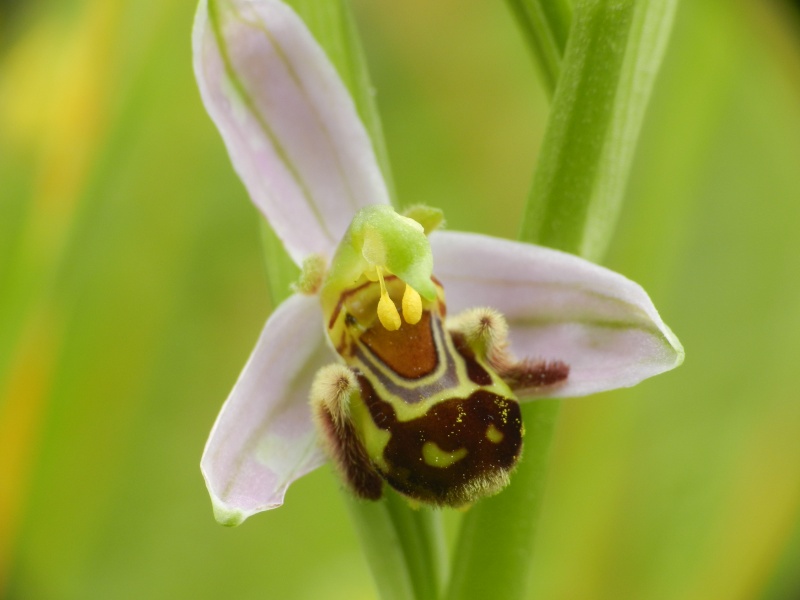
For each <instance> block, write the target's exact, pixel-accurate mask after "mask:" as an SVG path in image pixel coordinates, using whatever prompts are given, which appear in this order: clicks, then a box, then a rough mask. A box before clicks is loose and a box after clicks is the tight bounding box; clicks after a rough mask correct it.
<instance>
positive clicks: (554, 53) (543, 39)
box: [508, 0, 572, 96]
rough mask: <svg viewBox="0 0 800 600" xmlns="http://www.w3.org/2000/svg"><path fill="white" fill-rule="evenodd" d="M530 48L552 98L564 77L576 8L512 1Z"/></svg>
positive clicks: (557, 1)
mask: <svg viewBox="0 0 800 600" xmlns="http://www.w3.org/2000/svg"><path fill="white" fill-rule="evenodd" d="M508 5H509V7H510V8H511V11H512V12H513V13H514V16H515V17H516V18H517V21H518V23H519V25H520V27H521V28H522V32H523V34H524V35H525V39H526V40H527V41H528V44H529V45H530V48H531V51H532V52H533V57H534V59H535V60H536V65H537V67H538V69H539V72H540V74H541V77H542V84H543V86H544V89H545V91H546V92H547V94H548V95H550V96H552V95H553V91H554V90H555V87H556V83H557V82H558V80H559V78H560V75H561V63H562V60H563V58H564V50H565V48H566V46H567V37H568V35H569V27H570V21H571V20H572V7H571V5H570V3H569V1H568V0H508Z"/></svg>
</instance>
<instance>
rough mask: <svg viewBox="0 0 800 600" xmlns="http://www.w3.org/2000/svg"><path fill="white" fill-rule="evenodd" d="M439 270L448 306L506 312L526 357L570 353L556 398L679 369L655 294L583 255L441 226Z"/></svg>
mask: <svg viewBox="0 0 800 600" xmlns="http://www.w3.org/2000/svg"><path fill="white" fill-rule="evenodd" d="M431 246H432V249H433V258H434V273H435V274H436V276H437V277H438V278H439V279H440V280H441V282H442V284H443V285H444V288H445V293H446V294H447V305H448V311H449V312H450V314H456V313H457V312H459V311H461V310H463V309H466V308H471V307H474V306H490V307H492V308H495V309H497V310H498V311H500V312H501V313H503V314H504V315H505V316H506V318H507V319H508V324H509V330H510V341H511V350H512V352H513V353H514V354H515V355H516V356H517V357H518V358H524V357H528V358H532V359H545V360H562V361H564V362H565V363H567V364H568V365H569V367H570V375H569V378H568V381H567V383H566V385H564V386H562V387H559V388H557V389H555V390H552V391H550V392H548V393H547V394H546V395H548V396H552V397H569V396H583V395H586V394H593V393H595V392H601V391H605V390H610V389H615V388H619V387H629V386H632V385H635V384H637V383H639V382H640V381H642V380H643V379H646V378H648V377H652V376H653V375H657V374H659V373H663V372H664V371H668V370H670V369H673V368H675V367H677V366H678V365H679V364H681V362H683V356H684V354H683V347H682V346H681V344H680V342H679V341H678V339H677V338H676V337H675V335H674V334H673V333H672V331H671V330H670V329H669V327H667V325H666V324H665V323H664V322H663V321H662V320H661V317H660V316H659V314H658V311H656V308H655V307H654V306H653V303H652V301H651V300H650V298H649V296H648V295H647V293H646V292H645V291H644V290H643V289H642V287H641V286H640V285H638V284H636V283H634V282H633V281H631V280H629V279H627V278H626V277H624V276H622V275H620V274H619V273H615V272H613V271H610V270H608V269H605V268H603V267H600V266H598V265H596V264H594V263H591V262H589V261H586V260H584V259H582V258H579V257H577V256H574V255H572V254H567V253H564V252H559V251H557V250H552V249H549V248H543V247H541V246H534V245H531V244H524V243H521V242H512V241H509V240H502V239H498V238H491V237H488V236H483V235H478V234H469V233H457V232H449V231H442V232H436V233H434V234H432V235H431Z"/></svg>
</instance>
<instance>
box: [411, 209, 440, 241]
mask: <svg viewBox="0 0 800 600" xmlns="http://www.w3.org/2000/svg"><path fill="white" fill-rule="evenodd" d="M403 216H405V217H408V218H409V219H414V220H415V221H416V222H417V223H419V224H420V225H422V227H423V229H425V235H430V234H431V233H432V232H433V231H436V230H437V229H439V227H441V226H442V225H443V224H444V213H443V212H442V211H441V210H440V209H438V208H433V207H432V206H425V205H424V204H415V205H414V206H409V207H408V208H407V209H405V210H404V211H403Z"/></svg>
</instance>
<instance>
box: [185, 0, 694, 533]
mask: <svg viewBox="0 0 800 600" xmlns="http://www.w3.org/2000/svg"><path fill="white" fill-rule="evenodd" d="M193 55H194V68H195V74H196V77H197V80H198V85H199V88H200V91H201V97H202V99H203V102H204V104H205V106H206V108H207V110H208V112H209V115H210V116H211V118H212V120H213V121H214V123H215V124H216V125H217V127H218V129H219V131H220V133H221V135H222V139H223V141H224V143H225V145H226V147H227V149H228V153H229V155H230V158H231V161H232V163H233V166H234V168H235V170H236V172H237V173H238V174H239V176H240V177H241V179H242V181H243V182H244V184H245V187H246V188H247V190H248V192H249V194H250V197H251V199H252V201H253V203H254V204H255V205H256V206H257V207H258V208H259V210H260V211H261V212H262V213H263V214H264V215H265V216H266V218H267V220H268V221H269V223H270V225H271V226H272V227H273V229H274V230H275V231H276V233H277V235H278V237H279V238H280V239H281V240H282V242H283V243H284V245H285V247H286V249H287V251H288V252H289V255H290V256H291V257H292V258H293V260H294V261H295V262H296V263H297V264H302V265H303V274H302V275H301V280H300V281H299V282H298V284H297V286H296V289H295V291H296V292H297V293H295V294H294V295H293V296H291V297H290V298H289V299H288V300H286V301H285V302H284V303H282V304H281V305H280V306H279V307H277V308H276V309H275V311H274V312H273V314H272V315H271V316H270V317H269V319H267V322H266V324H265V326H264V329H263V330H262V333H261V336H260V337H259V340H258V342H257V344H256V347H255V349H254V351H253V353H252V355H251V357H250V359H249V360H248V362H247V364H246V366H245V368H244V370H243V372H242V374H241V376H240V377H239V379H238V381H237V382H236V385H235V386H234V388H233V390H232V392H231V394H230V396H229V397H228V399H227V400H226V402H225V404H224V406H223V409H222V411H221V412H220V415H219V417H218V419H217V422H216V424H215V425H214V428H213V429H212V432H211V435H210V437H209V440H208V443H207V445H206V449H205V452H204V455H203V459H202V471H203V475H204V477H205V480H206V484H207V487H208V489H209V491H210V494H211V497H212V504H213V507H214V511H215V515H216V517H217V519H218V520H219V521H220V522H222V523H224V524H227V525H236V524H238V523H240V522H242V521H243V520H244V519H246V518H248V517H249V516H251V515H252V514H255V513H257V512H260V511H263V510H269V509H271V508H275V507H277V506H280V505H281V504H282V503H283V500H284V495H285V493H286V489H287V487H288V486H289V485H290V484H291V483H292V481H294V480H296V479H297V478H299V477H301V476H302V475H304V474H306V473H308V472H310V471H311V470H313V469H315V468H316V467H318V466H319V465H321V464H323V462H324V460H325V456H324V454H323V452H322V450H321V448H320V446H319V442H318V436H317V431H316V429H315V427H314V424H313V419H312V415H311V408H310V406H309V404H308V398H309V395H310V392H311V382H312V381H313V380H314V377H315V374H316V373H317V372H318V371H319V369H321V368H322V367H323V366H325V365H328V364H331V363H335V362H337V360H338V358H337V356H336V353H335V352H334V350H333V349H332V348H331V345H330V343H329V340H328V339H327V336H326V335H325V327H326V323H325V321H324V319H323V318H322V315H323V312H324V310H326V309H325V306H326V302H328V303H333V305H334V306H335V304H336V302H337V301H338V299H339V298H338V293H336V289H335V288H337V286H338V287H341V286H342V285H351V284H352V282H353V281H356V280H357V279H358V278H359V277H362V276H365V277H367V274H368V272H369V273H374V280H375V281H377V280H378V278H379V275H380V277H382V278H383V279H384V281H385V283H386V282H388V281H389V280H388V277H389V276H391V277H392V278H393V279H392V284H391V285H392V286H395V285H396V284H397V281H396V278H399V279H400V280H401V281H402V282H404V283H405V284H406V285H405V287H404V288H397V289H399V290H400V291H398V292H397V293H396V296H395V297H396V298H397V305H399V307H400V311H398V306H397V305H395V303H394V302H392V300H391V298H390V299H389V301H390V303H391V304H392V307H391V308H390V307H388V306H387V307H386V309H387V310H388V311H389V312H392V309H394V311H395V312H397V316H398V318H400V317H401V315H400V313H402V319H401V320H402V321H405V323H406V325H408V324H414V323H415V322H416V323H418V322H421V321H420V320H419V319H422V317H421V316H418V315H417V313H418V312H419V313H422V314H424V311H425V309H426V306H429V305H428V304H426V303H430V302H433V301H435V300H436V299H437V297H438V296H437V294H438V293H439V289H440V288H438V287H437V285H436V284H435V283H434V282H433V280H432V279H431V276H432V275H433V273H434V266H435V275H436V280H437V281H440V282H441V284H442V287H443V289H444V290H445V291H446V294H447V310H448V315H454V317H453V322H454V323H455V322H456V321H455V319H457V315H458V314H459V313H462V312H463V311H466V310H469V309H472V308H474V307H491V308H492V309H493V310H494V311H496V313H497V314H499V315H502V316H503V317H504V319H505V320H504V322H507V324H508V349H507V350H508V352H509V356H512V355H513V356H515V357H517V358H519V359H520V360H521V361H524V360H525V359H526V358H529V359H533V360H535V361H538V360H541V361H545V362H544V363H537V364H538V365H540V366H541V365H544V366H542V369H543V370H542V373H547V365H548V364H549V363H548V362H547V361H550V362H552V361H562V362H563V364H564V365H566V366H568V370H569V374H568V377H566V379H564V381H563V383H562V384H559V386H558V387H555V388H548V390H546V392H542V393H546V394H547V395H549V396H551V397H569V396H581V395H587V394H594V393H597V392H602V391H605V390H610V389H615V388H618V387H627V386H631V385H635V384H636V383H638V382H640V381H642V380H643V379H646V378H648V377H651V376H653V375H656V374H659V373H662V372H664V371H668V370H670V369H672V368H674V367H676V366H678V365H679V364H681V363H682V362H683V358H684V352H683V348H682V346H681V344H680V342H679V341H678V339H677V338H676V337H675V335H674V334H673V333H672V331H671V330H670V328H669V327H668V326H667V325H666V324H665V323H664V322H663V320H662V319H661V317H660V315H659V314H658V311H657V310H656V309H655V307H654V306H653V303H652V301H651V300H650V298H649V297H648V295H647V294H646V292H645V291H644V290H643V289H642V288H641V287H640V286H638V285H637V284H635V283H633V282H632V281H630V280H629V279H627V278H625V277H623V276H622V275H619V274H617V273H614V272H612V271H609V270H608V269H604V268H603V267H600V266H598V265H594V264H592V263H590V262H588V261H585V260H582V259H580V258H578V257H576V256H573V255H569V254H565V253H563V252H558V251H555V250H551V249H547V248H542V247H538V246H532V245H530V244H524V243H521V242H513V241H509V240H501V239H497V238H491V237H488V236H484V235H480V234H474V233H459V232H453V231H440V230H439V231H434V230H435V229H436V228H437V227H438V226H439V225H440V223H441V220H442V216H441V211H437V210H436V209H429V208H425V207H415V208H412V209H409V211H408V212H407V213H406V216H407V217H410V219H406V217H402V216H400V215H397V213H395V212H394V211H393V210H392V209H391V208H390V207H389V199H388V193H387V191H386V186H385V183H384V181H383V178H382V175H381V172H380V169H379V167H378V162H377V159H376V157H375V154H374V151H373V148H372V144H371V142H370V139H369V136H368V135H367V132H366V130H365V128H364V126H363V124H362V123H361V121H360V119H359V117H358V114H357V112H356V109H355V105H354V103H353V101H352V99H351V98H350V96H349V94H348V92H347V90H346V88H345V86H344V84H343V83H342V82H341V80H340V79H339V77H338V75H337V73H336V70H335V69H334V67H333V66H332V65H331V63H330V61H329V60H328V59H327V57H326V56H325V54H324V52H323V50H322V49H321V48H320V47H319V45H318V44H317V43H316V41H315V40H314V38H313V36H312V35H311V33H310V32H309V31H308V29H307V28H306V27H305V25H304V23H303V22H302V20H301V19H300V18H299V17H298V16H297V15H296V14H295V13H294V12H293V11H292V9H291V8H289V7H288V6H287V5H286V4H284V3H283V2H280V1H279V0H224V1H222V0H200V3H199V7H198V12H197V18H196V20H195V24H194V33H193ZM376 205H379V206H376ZM404 219H406V220H404ZM408 221H414V223H419V225H418V226H417V225H415V224H414V223H409V222H408ZM365 241H366V243H365ZM337 244H338V246H337ZM365 248H366V252H365V251H364V250H365ZM393 289H395V288H394V287H393ZM406 294H408V300H406ZM400 296H402V300H400ZM376 302H377V300H376ZM393 316H394V313H392V318H393ZM449 318H450V317H448V319H449ZM423 320H424V319H423ZM447 324H448V322H447V321H445V325H447ZM406 325H401V326H400V327H401V330H405V329H404V328H406ZM502 337H503V338H504V336H502ZM553 372H554V373H556V375H557V374H558V372H561V373H562V374H563V371H558V369H554V370H553ZM487 435H489V436H490V437H492V436H493V437H495V438H496V439H497V438H498V436H497V434H496V433H495V432H487ZM439 449H440V450H442V448H441V447H439ZM427 452H428V455H429V458H431V457H432V460H433V459H436V458H438V459H440V460H445V462H447V461H448V460H455V458H456V457H458V456H460V454H459V453H458V452H455V453H451V452H450V451H447V452H446V453H445V452H438V453H437V452H436V448H435V447H434V446H428V450H427ZM443 457H444V458H443Z"/></svg>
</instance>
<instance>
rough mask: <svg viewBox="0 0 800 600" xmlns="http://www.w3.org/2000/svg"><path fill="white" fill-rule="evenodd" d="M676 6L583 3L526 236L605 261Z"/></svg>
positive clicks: (666, 0)
mask: <svg viewBox="0 0 800 600" xmlns="http://www.w3.org/2000/svg"><path fill="white" fill-rule="evenodd" d="M676 4H677V0H649V1H645V2H634V0H613V1H612V0H581V1H579V2H577V4H576V7H575V18H574V21H573V29H572V31H571V33H570V39H569V43H568V44H567V50H566V56H565V59H564V69H563V73H562V77H561V79H560V80H559V82H558V86H557V89H556V94H555V97H554V100H553V109H552V114H551V115H550V120H549V123H548V128H547V133H546V134H545V140H544V143H543V146H542V154H541V158H540V161H539V165H538V168H537V172H536V177H535V178H534V182H533V188H532V191H531V197H530V200H529V202H528V210H527V212H526V214H525V217H524V219H523V227H522V239H525V240H527V241H536V242H538V243H540V244H544V245H546V246H551V247H553V248H559V249H561V250H566V251H568V252H574V253H576V254H580V255H581V256H584V257H587V258H590V259H592V260H597V259H598V258H599V257H601V256H602V255H603V253H604V251H605V249H606V246H607V245H608V241H609V239H610V237H611V232H612V230H613V228H614V225H615V224H616V221H617V216H618V214H619V210H620V207H621V204H622V198H623V196H624V192H625V186H626V184H627V180H628V173H629V171H630V166H631V163H632V161H633V155H634V150H635V148H636V142H637V140H638V136H639V131H640V128H641V124H642V120H643V118H644V113H645V109H646V107H647V103H648V100H649V98H650V92H651V90H652V87H653V82H654V81H655V76H656V73H657V72H658V66H659V64H660V62H661V58H662V56H663V53H664V49H665V47H666V43H667V39H668V37H669V32H670V29H671V26H672V20H673V16H674V13H675V7H676Z"/></svg>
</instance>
